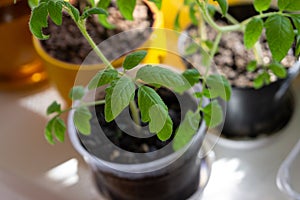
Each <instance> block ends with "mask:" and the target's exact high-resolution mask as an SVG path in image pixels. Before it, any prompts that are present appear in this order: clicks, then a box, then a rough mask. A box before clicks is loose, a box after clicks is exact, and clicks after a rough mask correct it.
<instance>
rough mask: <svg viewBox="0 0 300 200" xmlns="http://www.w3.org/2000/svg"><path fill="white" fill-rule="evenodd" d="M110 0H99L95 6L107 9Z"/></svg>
mask: <svg viewBox="0 0 300 200" xmlns="http://www.w3.org/2000/svg"><path fill="white" fill-rule="evenodd" d="M110 1H111V0H101V1H99V2H98V4H97V7H98V8H102V9H105V10H106V9H107V8H108V6H109V4H110Z"/></svg>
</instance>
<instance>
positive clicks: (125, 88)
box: [111, 76, 135, 118]
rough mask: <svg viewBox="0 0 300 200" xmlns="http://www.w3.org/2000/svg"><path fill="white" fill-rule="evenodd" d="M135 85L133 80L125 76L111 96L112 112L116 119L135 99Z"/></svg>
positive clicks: (118, 82) (117, 83)
mask: <svg viewBox="0 0 300 200" xmlns="http://www.w3.org/2000/svg"><path fill="white" fill-rule="evenodd" d="M134 94H135V85H134V82H133V81H132V80H131V78H129V77H127V76H123V77H122V78H120V80H118V81H117V82H116V84H115V86H114V88H113V91H112V94H111V105H113V106H111V111H112V115H113V118H116V117H117V116H118V115H119V114H120V113H121V112H122V111H123V110H124V108H126V107H127V106H128V105H129V103H130V101H132V100H133V99H134Z"/></svg>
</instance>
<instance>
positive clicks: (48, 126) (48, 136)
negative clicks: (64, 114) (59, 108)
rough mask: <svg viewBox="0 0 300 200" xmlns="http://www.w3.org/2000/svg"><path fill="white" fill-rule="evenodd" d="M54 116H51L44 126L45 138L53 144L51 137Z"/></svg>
mask: <svg viewBox="0 0 300 200" xmlns="http://www.w3.org/2000/svg"><path fill="white" fill-rule="evenodd" d="M54 120H55V118H52V119H51V120H50V121H49V122H48V123H47V124H46V127H45V138H46V140H47V141H48V142H49V143H50V144H55V142H54V138H53V122H54Z"/></svg>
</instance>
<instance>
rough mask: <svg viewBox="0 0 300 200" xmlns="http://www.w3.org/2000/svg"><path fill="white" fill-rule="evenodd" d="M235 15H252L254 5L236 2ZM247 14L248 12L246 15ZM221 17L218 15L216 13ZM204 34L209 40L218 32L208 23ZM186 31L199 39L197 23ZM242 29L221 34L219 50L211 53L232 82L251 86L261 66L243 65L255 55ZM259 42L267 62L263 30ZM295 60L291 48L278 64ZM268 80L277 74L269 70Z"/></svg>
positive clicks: (192, 59)
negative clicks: (249, 68)
mask: <svg viewBox="0 0 300 200" xmlns="http://www.w3.org/2000/svg"><path fill="white" fill-rule="evenodd" d="M229 12H230V13H231V14H232V15H233V16H234V17H235V18H236V19H238V20H244V19H245V18H247V17H250V16H253V15H255V13H256V12H255V10H254V9H253V6H247V5H242V6H236V7H232V8H230V11H229ZM247 14H248V15H249V16H247ZM216 18H217V19H220V16H217V17H216ZM217 23H218V24H219V25H226V24H228V23H227V22H224V21H222V20H219V21H217ZM206 29H207V30H206V32H207V37H208V39H209V40H211V41H214V40H215V38H216V35H217V32H216V31H215V30H214V29H213V28H211V27H210V26H206ZM187 31H188V35H190V36H191V37H192V38H195V41H196V42H197V43H199V39H197V38H199V33H198V30H197V27H195V26H192V27H190V28H189V29H188V30H187ZM243 37H244V36H243V33H242V32H238V31H235V32H230V33H227V34H224V35H223V37H222V39H221V42H220V44H219V48H218V52H217V54H216V55H215V57H214V64H215V65H216V67H217V70H218V72H219V73H221V74H223V75H225V76H226V77H227V78H228V80H229V81H230V82H231V85H232V86H236V87H253V80H254V78H255V77H256V76H257V75H258V73H259V72H260V71H261V67H259V68H258V69H257V70H256V71H255V72H248V71H247V69H246V67H247V64H248V63H249V62H250V61H252V60H255V56H254V53H253V51H252V50H247V49H246V48H245V47H244V39H243ZM190 42H191V41H187V43H186V44H185V46H186V47H187V46H189V44H190ZM260 45H261V49H262V55H263V63H264V64H265V65H268V64H270V63H271V62H272V60H271V59H272V56H271V52H270V50H269V47H268V45H267V43H266V36H265V33H263V35H262V37H261V38H260ZM187 59H188V60H189V61H190V62H191V63H192V64H193V63H201V56H200V54H194V55H192V56H190V57H188V58H187ZM295 62H296V58H295V56H294V52H293V49H291V50H290V51H289V52H288V55H287V56H286V57H285V58H284V59H283V60H282V62H281V64H283V65H284V66H285V67H286V68H288V67H291V66H292V65H293V64H294V63H295ZM270 75H271V81H272V82H274V81H276V80H277V77H276V76H275V75H274V74H272V72H270Z"/></svg>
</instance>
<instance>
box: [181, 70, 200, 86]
mask: <svg viewBox="0 0 300 200" xmlns="http://www.w3.org/2000/svg"><path fill="white" fill-rule="evenodd" d="M182 75H183V77H184V78H185V79H186V80H187V81H188V82H189V84H190V85H191V86H193V85H195V84H196V83H199V79H200V77H201V75H200V73H199V71H198V70H197V69H195V68H194V69H188V70H185V71H184V72H183V73H182Z"/></svg>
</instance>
